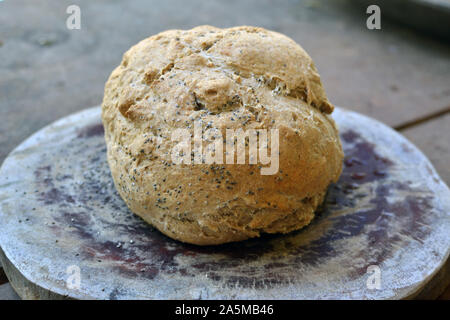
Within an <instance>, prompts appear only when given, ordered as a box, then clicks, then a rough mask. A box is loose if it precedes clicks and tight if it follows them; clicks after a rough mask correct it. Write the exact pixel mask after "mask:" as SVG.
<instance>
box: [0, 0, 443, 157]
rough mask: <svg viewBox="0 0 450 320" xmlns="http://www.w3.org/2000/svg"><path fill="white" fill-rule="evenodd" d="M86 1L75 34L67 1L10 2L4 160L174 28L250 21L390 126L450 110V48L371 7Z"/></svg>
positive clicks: (257, 1) (332, 89)
mask: <svg viewBox="0 0 450 320" xmlns="http://www.w3.org/2000/svg"><path fill="white" fill-rule="evenodd" d="M77 3H78V4H79V6H80V8H81V11H82V24H81V30H68V29H67V28H66V24H65V20H66V18H67V14H66V13H65V12H66V10H65V9H66V7H67V3H66V2H64V1H59V2H56V3H55V2H54V1H42V2H41V4H40V5H39V6H35V5H34V4H33V3H31V2H26V1H6V2H4V3H2V4H1V6H2V10H0V20H1V21H2V22H3V23H2V28H1V30H0V41H1V42H2V45H1V50H0V71H1V74H2V76H1V78H0V119H2V126H1V127H0V161H2V160H3V159H4V157H5V156H6V154H7V153H9V151H11V150H12V148H13V147H15V146H16V145H18V144H19V142H20V141H22V140H23V139H25V138H26V137H27V136H29V135H30V134H31V133H33V132H35V131H36V130H37V129H39V128H41V127H43V126H44V125H46V124H48V123H50V122H52V121H53V120H56V119H57V118H60V117H62V116H65V115H67V114H69V113H72V112H74V111H76V110H79V109H84V108H87V107H90V106H92V105H95V104H98V103H99V102H100V101H101V99H102V95H103V86H104V83H105V81H106V79H107V77H108V75H109V74H110V72H111V71H112V70H113V68H114V67H115V66H116V65H117V64H118V63H119V61H120V59H121V56H122V53H123V52H124V51H125V50H126V49H128V48H129V47H130V46H131V45H132V44H134V43H136V42H138V41H139V40H141V39H143V38H145V37H147V36H150V35H152V34H155V33H157V32H160V31H162V30H165V29H168V28H173V27H178V28H190V27H193V26H195V25H198V24H212V25H216V26H231V25H242V24H250V25H259V26H263V27H266V28H268V29H273V30H276V31H279V32H282V33H285V34H287V35H288V36H290V37H292V38H293V39H294V40H296V41H297V42H299V43H300V44H301V45H302V46H303V47H304V48H305V49H306V50H307V51H308V52H309V53H310V55H311V56H312V57H313V59H314V61H315V62H316V65H317V67H318V69H319V72H320V74H321V75H322V79H323V82H324V85H325V88H326V90H327V92H328V95H329V97H330V99H331V101H333V102H334V103H335V104H337V105H342V106H345V107H349V108H351V109H353V110H356V111H359V112H362V113H364V114H367V115H370V116H372V117H375V118H377V119H379V120H381V121H384V122H386V123H387V124H389V125H391V126H396V125H400V124H402V123H404V122H407V121H410V120H412V119H417V118H421V117H423V116H425V115H427V114H428V113H431V112H435V111H437V110H440V109H442V108H443V107H445V106H448V105H450V89H449V87H450V85H449V84H450V82H449V81H450V78H449V75H450V64H449V63H448V61H449V57H450V48H449V47H448V46H447V45H445V44H443V43H439V42H438V41H435V40H432V39H429V38H426V37H423V36H421V35H419V34H416V33H414V32H413V31H410V30H408V29H407V28H405V27H402V26H400V25H396V24H393V23H390V22H389V21H387V20H386V21H385V20H383V22H382V30H376V31H369V30H367V29H366V27H365V19H366V17H367V15H366V13H365V10H363V9H364V8H354V7H355V6H354V5H353V4H352V3H350V1H332V2H330V1H325V0H316V1H303V2H296V1H294V2H293V1H283V2H281V1H280V2H277V3H276V4H275V5H274V3H273V2H272V1H269V0H263V1H261V0H249V1H246V2H244V1H235V2H232V3H230V2H227V1H219V0H216V1H208V4H207V5H205V4H204V3H203V2H198V1H196V2H189V5H186V2H185V1H184V0H175V1H172V2H171V3H170V4H167V3H166V2H165V1H159V2H154V3H153V2H152V3H149V2H147V1H145V0H139V1H133V2H132V3H127V4H126V5H125V4H124V3H122V2H108V3H103V4H102V5H98V4H97V3H96V2H93V1H79V2H77ZM178 7H183V8H184V10H178V11H177V12H175V14H174V11H173V10H172V9H173V8H178ZM105 12H107V14H105ZM219 13H220V14H219ZM167 16H170V17H171V18H170V19H167ZM111 32H114V37H111Z"/></svg>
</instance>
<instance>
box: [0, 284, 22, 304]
mask: <svg viewBox="0 0 450 320" xmlns="http://www.w3.org/2000/svg"><path fill="white" fill-rule="evenodd" d="M0 300H20V297H19V296H18V295H17V293H16V292H15V291H14V289H13V288H12V287H11V285H10V284H9V283H5V284H2V285H0Z"/></svg>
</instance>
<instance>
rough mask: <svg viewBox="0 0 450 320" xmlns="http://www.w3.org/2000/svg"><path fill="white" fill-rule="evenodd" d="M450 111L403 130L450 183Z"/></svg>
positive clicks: (448, 183)
mask: <svg viewBox="0 0 450 320" xmlns="http://www.w3.org/2000/svg"><path fill="white" fill-rule="evenodd" d="M449 128H450V113H447V114H446V115H444V116H442V117H439V118H437V119H433V120H430V121H427V122H424V123H422V124H420V125H417V126H414V127H410V128H408V129H405V130H403V131H401V133H402V134H403V135H404V136H406V137H407V138H408V139H409V140H411V142H413V143H414V144H415V145H416V146H417V147H418V148H419V149H421V150H422V151H423V152H424V153H425V155H426V156H427V157H428V158H429V159H430V161H431V162H432V163H433V165H434V167H435V168H436V170H437V172H438V173H439V175H440V176H441V178H442V179H443V180H444V181H445V182H446V183H447V185H450V165H449V163H450V130H449Z"/></svg>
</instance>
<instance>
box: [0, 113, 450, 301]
mask: <svg viewBox="0 0 450 320" xmlns="http://www.w3.org/2000/svg"><path fill="white" fill-rule="evenodd" d="M333 116H334V118H335V119H336V121H337V123H338V125H339V128H340V133H341V138H342V143H343V147H344V152H345V162H344V171H343V174H342V176H341V178H340V180H339V182H338V183H337V184H335V185H333V186H331V187H330V189H329V192H328V195H327V198H326V201H325V203H324V205H323V207H322V208H321V209H320V210H319V212H318V214H317V217H316V218H315V219H314V221H313V222H312V223H311V224H310V225H309V226H308V227H306V228H304V229H303V230H300V231H298V232H294V233H291V234H288V235H272V236H263V237H261V238H259V239H252V240H248V241H244V242H239V243H232V244H227V245H221V246H210V247H198V246H194V245H188V244H183V243H180V242H177V241H174V240H172V239H169V238H167V237H166V236H164V235H162V234H161V233H160V232H158V231H157V230H156V229H154V228H152V227H150V226H149V225H147V224H146V223H145V222H143V221H142V220H141V219H140V218H138V217H137V216H135V215H133V214H132V213H131V212H130V211H129V210H128V209H127V207H126V206H125V204H124V202H123V201H122V200H121V198H120V197H119V195H118V194H117V192H116V190H115V188H114V185H113V182H112V178H111V176H110V173H109V168H108V165H107V162H106V158H105V156H106V155H105V152H106V146H105V142H104V139H103V127H102V124H101V121H100V108H99V107H96V108H92V109H88V110H85V111H82V112H80V113H77V114H74V115H71V116H68V117H66V118H64V119H61V120H59V121H57V122H55V123H54V124H52V125H50V126H48V127H46V128H44V129H42V130H41V131H39V132H37V133H36V134H34V135H33V136H31V137H30V138H29V139H27V140H26V141H25V142H23V143H22V144H21V145H20V146H19V147H17V148H16V149H15V150H14V151H13V152H12V153H11V154H10V155H9V157H8V158H7V159H6V160H5V162H4V163H3V166H2V168H1V170H0V228H1V231H0V246H1V248H2V252H1V253H0V258H1V260H2V263H3V265H4V268H5V271H6V273H7V275H8V277H9V279H10V281H11V284H12V285H13V286H14V288H15V289H16V290H17V291H18V293H19V295H20V296H21V297H22V298H30V299H35V298H77V299H90V298H94V299H216V298H217V299H399V298H407V297H411V296H414V295H416V294H417V293H418V292H419V291H420V290H421V289H422V288H423V287H424V286H426V285H427V283H429V281H430V280H431V279H432V278H433V277H434V276H435V275H436V274H437V273H438V271H439V270H440V269H441V267H442V266H443V265H444V263H445V261H446V260H447V258H448V255H449V248H450V191H449V189H448V187H447V186H446V185H445V183H443V182H442V181H441V180H440V178H439V177H438V175H437V174H436V172H435V170H434V169H433V167H432V165H431V164H430V162H429V161H428V160H427V159H426V158H425V156H424V155H423V154H422V153H421V152H420V151H419V150H417V148H416V147H414V145H412V144H411V143H410V142H408V141H407V140H406V139H405V138H404V137H402V136H401V135H399V134H398V133H396V132H395V131H393V130H392V129H390V128H388V127H387V126H385V125H383V124H381V123H379V122H377V121H375V120H372V119H370V118H367V117H365V116H362V115H360V114H357V113H354V112H350V111H345V110H343V109H340V108H337V110H336V111H335V113H334V115H333ZM198 209H199V210H201V207H199V208H198ZM77 271H80V272H79V278H77ZM447 274H448V273H447ZM447 278H448V277H447ZM447 278H446V280H445V281H447V280H448V279H447ZM77 279H79V282H78V280H77ZM77 284H79V286H77Z"/></svg>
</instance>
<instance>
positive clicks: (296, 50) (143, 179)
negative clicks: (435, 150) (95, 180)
mask: <svg viewBox="0 0 450 320" xmlns="http://www.w3.org/2000/svg"><path fill="white" fill-rule="evenodd" d="M332 110H333V106H332V105H331V103H330V102H329V101H328V99H327V98H326V95H325V92H324V90H323V88H322V85H321V82H320V77H319V75H318V73H317V71H316V69H315V67H314V64H313V62H312V60H311V58H310V57H309V56H308V55H307V53H306V52H305V51H304V50H303V49H302V48H301V47H300V46H298V45H297V44H296V43H295V42H294V41H293V40H291V39H289V38H288V37H286V36H284V35H281V34H279V33H275V32H271V31H267V30H265V29H262V28H255V27H236V28H231V29H218V28H214V27H210V26H201V27H197V28H194V29H192V30H188V31H183V30H169V31H165V32H163V33H160V34H158V35H155V36H152V37H150V38H148V39H145V40H143V41H141V42H139V43H138V44H137V45H135V46H133V47H132V48H131V49H130V50H128V51H127V52H126V53H125V54H124V57H123V60H122V63H121V64H120V65H119V66H118V67H117V68H116V69H115V70H114V71H113V72H112V74H111V76H110V78H109V80H108V82H107V83H106V86H105V95H104V99H103V104H102V118H103V123H104V126H105V138H106V142H107V147H108V162H109V165H110V168H111V172H112V176H113V179H114V182H115V184H116V187H117V190H118V191H119V193H120V195H121V196H122V198H123V199H124V200H125V202H126V203H127V205H128V206H129V207H130V209H131V211H133V212H134V213H136V214H138V215H139V216H141V217H142V218H143V219H144V220H146V221H147V222H149V223H151V224H152V225H154V226H155V227H156V228H158V229H159V230H160V231H161V232H163V233H165V234H166V235H168V236H170V237H172V238H175V239H178V240H181V241H184V242H189V243H195V244H201V245H206V244H219V243H224V242H230V241H239V240H243V239H247V238H250V237H255V236H258V235H259V234H260V233H261V232H269V233H276V232H284V233H285V232H289V231H292V230H296V229H299V228H301V227H303V226H305V225H307V224H308V223H309V222H310V221H311V219H312V218H313V217H314V211H315V210H316V208H317V206H318V205H319V204H320V203H321V202H322V201H323V198H324V195H325V192H326V189H327V187H328V185H329V184H330V183H331V182H335V181H336V180H337V179H338V177H339V175H340V172H341V170H342V157H343V153H342V148H341V144H340V141H339V137H338V133H337V129H336V127H335V124H334V122H333V120H332V119H331V118H330V117H329V115H328V114H329V113H331V112H332ZM195 119H201V120H202V121H203V123H208V124H209V125H210V126H212V127H214V128H217V129H218V130H220V131H221V132H223V135H224V136H225V133H224V132H225V129H227V128H235V129H238V128H243V130H246V129H250V128H254V129H260V128H264V129H270V128H277V129H278V130H279V136H280V137H279V140H280V156H279V159H280V160H279V169H280V170H279V172H278V173H277V174H275V175H266V176H264V175H260V171H259V169H258V165H250V164H248V161H247V164H242V165H236V164H214V165H210V164H195V165H187V164H179V165H175V164H173V163H172V160H171V149H172V147H173V144H174V143H173V142H172V141H171V133H172V132H173V131H174V129H176V128H189V129H192V125H193V121H194V120H195Z"/></svg>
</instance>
